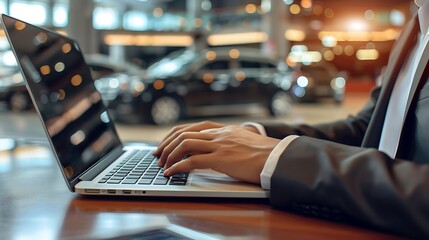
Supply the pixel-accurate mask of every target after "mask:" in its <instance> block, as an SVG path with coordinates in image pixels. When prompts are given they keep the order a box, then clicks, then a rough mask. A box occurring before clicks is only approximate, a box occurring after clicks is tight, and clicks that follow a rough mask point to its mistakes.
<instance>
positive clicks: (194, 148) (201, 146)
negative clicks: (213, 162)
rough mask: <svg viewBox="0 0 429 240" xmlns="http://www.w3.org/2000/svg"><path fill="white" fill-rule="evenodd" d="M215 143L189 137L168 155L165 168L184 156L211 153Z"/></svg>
mask: <svg viewBox="0 0 429 240" xmlns="http://www.w3.org/2000/svg"><path fill="white" fill-rule="evenodd" d="M213 145H214V144H213V142H212V141H206V140H199V139H187V140H185V141H183V142H181V143H180V144H179V145H178V146H177V147H176V148H175V149H174V150H173V151H172V152H171V154H169V155H168V157H167V159H166V161H165V164H164V169H168V168H170V167H171V166H172V165H173V164H175V163H177V162H179V161H182V160H183V159H184V158H189V157H191V156H193V155H200V154H207V153H211V152H213V151H214V149H215V147H214V146H213Z"/></svg>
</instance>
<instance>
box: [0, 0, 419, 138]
mask: <svg viewBox="0 0 429 240" xmlns="http://www.w3.org/2000/svg"><path fill="white" fill-rule="evenodd" d="M415 11H416V8H415V5H414V3H413V1H412V0H341V1H338V0H337V1H334V0H323V1H322V0H319V1H317V0H250V1H244V0H235V1H227V0H175V1H173V0H121V1H117V0H92V1H91V0H33V1H30V0H0V12H2V13H6V14H9V15H11V16H13V17H16V18H19V19H22V20H24V21H27V22H29V23H32V24H35V25H38V26H43V27H46V28H49V29H52V30H53V31H57V32H59V33H61V34H65V35H68V36H70V37H72V38H74V39H76V40H77V41H78V42H79V44H80V47H81V49H82V50H83V52H84V53H85V60H86V62H87V63H88V65H89V66H90V67H91V70H92V73H93V78H94V81H95V84H96V87H97V89H98V90H99V91H100V92H101V94H102V97H103V100H104V102H105V103H106V105H108V107H109V109H110V114H111V116H112V117H113V118H114V119H115V120H116V122H117V123H118V132H119V134H120V135H121V137H122V138H123V139H124V140H128V141H133V140H150V141H159V140H161V139H162V137H163V135H164V134H165V133H166V132H167V131H168V129H169V128H170V127H171V126H173V125H174V124H177V123H185V122H195V121H200V120H203V119H211V120H214V121H219V122H224V123H228V124H239V123H241V122H245V121H258V122H259V121H283V122H287V123H298V122H310V123H317V122H324V121H331V120H335V119H337V118H341V117H345V116H347V115H349V114H353V113H356V112H357V111H358V110H359V108H361V107H362V106H363V104H364V103H365V101H366V99H367V98H368V96H369V92H370V90H371V88H372V87H373V86H374V85H375V84H376V82H377V78H378V76H379V75H380V74H381V73H382V71H383V67H384V66H385V65H386V64H387V60H388V56H389V53H390V50H391V48H392V45H393V43H394V41H395V39H396V38H397V36H398V34H399V33H400V31H401V29H402V28H403V26H404V24H406V22H407V20H408V19H409V18H410V17H411V16H412V14H413V13H414V12H415ZM0 104H1V105H0V138H3V139H9V138H11V139H15V140H19V141H24V142H25V141H27V142H28V141H30V140H31V141H33V140H35V141H38V140H41V141H45V137H44V134H43V129H42V127H41V125H40V123H39V120H38V118H37V116H36V113H35V111H34V110H33V108H32V103H31V100H30V98H29V96H28V93H27V92H26V89H25V86H24V83H23V79H22V76H21V74H20V73H19V70H18V67H17V65H16V61H15V58H14V56H13V53H12V52H11V51H10V47H9V44H8V42H7V40H6V38H5V35H4V33H3V32H1V33H0Z"/></svg>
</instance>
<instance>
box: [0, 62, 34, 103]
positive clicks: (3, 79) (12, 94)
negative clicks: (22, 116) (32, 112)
mask: <svg viewBox="0 0 429 240" xmlns="http://www.w3.org/2000/svg"><path fill="white" fill-rule="evenodd" d="M0 101H2V102H4V103H6V107H7V109H9V110H12V111H15V112H19V111H24V110H28V109H31V107H32V106H33V105H32V103H31V99H30V96H29V95H28V92H27V88H26V87H25V84H24V79H23V78H22V75H21V73H20V72H19V71H18V69H17V68H12V69H10V70H8V71H7V72H4V73H2V74H1V75H0Z"/></svg>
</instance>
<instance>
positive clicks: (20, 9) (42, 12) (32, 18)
mask: <svg viewBox="0 0 429 240" xmlns="http://www.w3.org/2000/svg"><path fill="white" fill-rule="evenodd" d="M47 9H48V6H47V4H46V3H43V2H24V1H13V2H12V3H11V4H10V15H11V16H12V17H16V18H19V19H22V20H24V21H26V22H29V23H32V24H35V25H46V22H47Z"/></svg>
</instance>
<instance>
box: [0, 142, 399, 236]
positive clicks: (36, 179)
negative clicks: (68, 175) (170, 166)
mask: <svg viewBox="0 0 429 240" xmlns="http://www.w3.org/2000/svg"><path fill="white" fill-rule="evenodd" d="M6 143H7V142H6ZM2 146H3V148H5V149H4V150H0V239H44V240H47V239H109V238H111V237H116V236H120V235H128V234H131V233H138V232H143V231H145V230H147V229H149V228H150V226H167V225H175V226H179V227H182V228H185V229H190V230H193V231H198V232H203V233H205V234H210V235H212V236H214V237H217V238H220V239H399V237H396V236H393V235H389V234H386V233H381V232H376V231H372V230H369V229H364V228H358V227H355V226H350V225H345V224H340V223H334V222H328V221H323V220H318V219H313V218H308V217H304V216H299V215H295V214H291V213H287V212H283V211H279V210H276V209H273V208H272V207H271V206H270V205H269V202H268V200H251V199H250V200H249V199H190V198H182V199H181V198H112V197H110V198H107V197H95V198H94V197H84V196H79V195H77V194H75V193H72V192H70V191H69V190H68V188H67V187H66V185H65V182H64V180H63V178H62V176H61V173H60V171H59V169H58V166H57V165H56V162H55V160H54V159H53V157H52V153H51V152H50V150H49V148H48V147H46V146H43V145H30V146H13V145H11V148H13V149H12V150H7V146H9V145H8V144H5V142H2V141H0V148H1V147H2Z"/></svg>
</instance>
